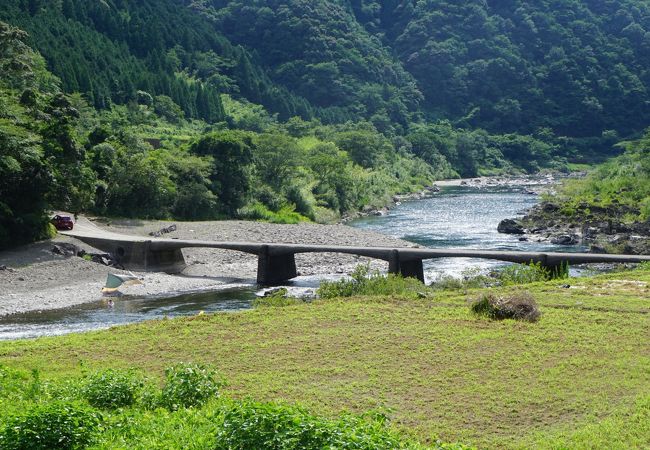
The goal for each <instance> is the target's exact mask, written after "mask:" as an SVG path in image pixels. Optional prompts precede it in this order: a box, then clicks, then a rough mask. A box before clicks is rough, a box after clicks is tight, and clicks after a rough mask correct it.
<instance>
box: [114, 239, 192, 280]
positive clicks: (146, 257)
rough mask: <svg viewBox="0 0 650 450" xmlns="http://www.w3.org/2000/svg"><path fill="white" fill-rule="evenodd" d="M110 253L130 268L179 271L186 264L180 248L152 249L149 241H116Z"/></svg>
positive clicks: (152, 270)
mask: <svg viewBox="0 0 650 450" xmlns="http://www.w3.org/2000/svg"><path fill="white" fill-rule="evenodd" d="M111 253H112V254H113V256H114V257H115V258H116V259H117V261H118V262H119V263H120V264H122V265H123V266H124V267H125V268H127V269H130V270H137V271H144V272H166V273H180V272H182V271H183V269H185V267H186V266H187V264H186V263H185V258H184V257H183V252H182V251H181V249H180V248H169V249H162V250H161V249H156V250H154V249H152V248H151V241H144V242H133V243H118V244H117V245H115V248H114V249H113V250H112V251H111Z"/></svg>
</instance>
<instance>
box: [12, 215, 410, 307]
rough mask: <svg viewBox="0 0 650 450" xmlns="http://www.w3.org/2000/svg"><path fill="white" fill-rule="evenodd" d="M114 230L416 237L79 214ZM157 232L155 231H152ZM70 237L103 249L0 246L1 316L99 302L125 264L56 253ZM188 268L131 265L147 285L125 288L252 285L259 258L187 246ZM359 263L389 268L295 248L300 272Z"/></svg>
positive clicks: (164, 291)
mask: <svg viewBox="0 0 650 450" xmlns="http://www.w3.org/2000/svg"><path fill="white" fill-rule="evenodd" d="M79 221H80V222H84V221H86V222H93V223H94V224H95V225H97V226H99V227H100V228H103V229H106V230H110V231H112V232H117V233H124V234H134V235H142V236H148V234H149V233H150V232H153V231H157V230H159V229H161V228H163V227H167V226H169V225H171V224H172V223H174V224H176V225H177V230H176V231H174V232H173V233H170V234H166V235H165V237H167V238H170V237H171V238H174V237H177V238H180V239H197V240H215V241H228V240H232V241H242V240H243V241H251V242H291V243H297V244H300V243H312V244H332V245H367V246H385V247H393V246H400V247H407V246H414V245H415V244H413V243H410V242H406V241H402V240H398V239H394V238H391V237H389V236H385V235H382V234H379V233H375V232H371V231H367V230H361V229H358V228H353V227H351V226H347V225H341V224H338V225H318V224H312V223H301V224H297V225H280V224H270V223H263V222H247V221H233V220H229V221H209V222H171V221H141V220H110V219H94V220H90V219H87V218H84V217H80V218H79ZM154 239H155V238H154ZM55 244H56V245H61V244H73V245H75V246H77V247H78V248H80V249H83V250H84V251H86V252H91V253H95V252H98V253H101V252H100V251H98V250H96V249H93V248H92V247H90V246H88V245H85V244H83V243H82V242H80V241H78V240H76V239H74V238H71V237H66V236H62V235H57V236H56V237H55V238H54V239H51V240H46V241H41V242H37V243H33V244H29V245H26V246H22V247H19V248H16V249H12V250H7V251H3V252H0V317H7V316H10V315H13V314H18V313H25V312H31V311H42V310H52V309H60V308H66V307H70V306H75V305H80V304H84V303H91V302H96V301H99V300H102V299H105V298H107V297H104V296H103V294H102V292H101V289H102V287H103V286H104V285H105V283H106V278H107V275H108V274H109V273H115V274H127V273H129V272H128V271H125V270H119V269H116V268H113V267H109V266H104V265H102V264H99V263H96V262H92V261H89V260H86V259H84V258H81V257H78V256H62V255H57V254H54V253H53V252H52V249H53V248H54V245H55ZM183 254H184V256H185V260H186V263H187V267H186V268H185V269H184V270H183V272H181V274H178V275H169V274H165V273H160V272H134V275H136V276H138V278H141V279H142V282H143V284H142V285H134V286H128V287H125V288H120V291H121V292H122V293H123V294H124V295H125V296H128V297H136V296H137V297H161V296H174V295H179V294H187V293H194V292H205V291H211V290H218V289H221V288H223V287H224V286H226V285H227V284H232V283H238V282H245V283H248V282H250V283H251V284H255V280H256V273H257V257H256V256H255V255H249V254H246V253H239V252H235V251H229V250H220V249H207V248H188V249H184V250H183ZM361 263H368V264H370V265H371V267H372V268H373V269H379V270H385V269H386V266H387V263H385V262H383V261H378V260H372V259H369V258H364V257H358V256H355V255H339V254H331V253H316V254H309V253H307V254H297V255H296V265H297V267H298V272H299V274H300V275H322V276H326V275H332V274H342V273H350V272H352V271H353V270H354V268H355V267H356V266H357V265H358V264H361Z"/></svg>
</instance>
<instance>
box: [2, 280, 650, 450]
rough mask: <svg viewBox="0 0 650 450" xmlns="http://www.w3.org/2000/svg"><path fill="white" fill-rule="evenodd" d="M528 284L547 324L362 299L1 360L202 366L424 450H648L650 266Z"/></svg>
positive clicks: (52, 366)
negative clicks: (401, 436) (374, 415)
mask: <svg viewBox="0 0 650 450" xmlns="http://www.w3.org/2000/svg"><path fill="white" fill-rule="evenodd" d="M568 285H570V287H567V286H568ZM524 289H525V290H527V291H528V292H530V293H531V294H532V295H533V297H534V298H535V299H536V300H537V303H538V304H539V306H540V309H541V311H542V317H541V319H540V320H539V322H537V323H525V322H517V321H513V320H504V321H490V320H488V319H484V318H478V317H476V316H474V315H472V313H471V312H470V309H469V307H468V300H469V299H472V298H475V297H476V296H477V295H478V291H469V292H459V291H452V292H436V293H432V294H430V295H429V297H427V298H420V299H414V298H406V297H398V298H386V297H362V298H352V299H337V300H327V301H316V302H313V303H310V304H299V305H292V306H285V307H262V308H258V309H256V310H252V311H247V312H243V313H235V314H216V315H200V316H196V317H192V318H187V319H177V320H160V321H153V322H148V323H142V324H138V325H132V326H124V327H117V328H113V329H110V330H107V331H101V332H91V333H85V334H77V335H69V336H63V337H53V338H43V339H37V340H30V341H18V342H4V343H0V365H5V366H9V367H11V368H16V369H21V370H32V369H38V370H40V372H41V377H42V378H46V379H64V378H66V377H71V376H72V377H74V376H79V375H80V374H81V373H82V371H93V370H96V369H99V368H106V367H111V368H126V367H138V368H141V369H143V370H144V371H146V372H147V373H150V374H154V375H155V376H160V377H161V376H162V371H163V369H164V368H165V367H168V366H170V365H172V364H173V363H176V362H181V361H184V362H190V361H191V362H200V363H206V364H211V365H213V366H214V367H216V368H217V369H218V370H219V371H220V373H221V374H222V375H223V376H224V377H225V379H226V380H227V382H228V386H227V387H226V388H225V391H226V392H227V393H228V395H229V396H231V397H234V398H240V397H251V398H253V399H255V400H258V401H283V402H290V403H294V402H296V403H299V404H302V405H304V406H306V407H307V408H309V409H310V410H311V411H314V412H318V413H320V414H325V415H329V416H334V415H336V414H338V413H340V412H341V411H351V412H355V413H362V412H364V411H368V410H372V409H380V410H383V411H385V412H387V414H388V416H389V417H390V418H391V419H392V424H393V425H394V426H395V427H396V428H397V429H399V430H400V431H402V432H403V433H405V434H406V435H407V436H411V437H414V438H415V439H417V440H418V441H420V442H422V443H431V442H433V441H434V440H435V439H436V438H440V439H442V440H443V441H446V442H462V443H464V444H468V445H473V446H477V447H479V448H531V447H534V448H608V449H613V448H621V449H623V448H649V447H650V270H643V271H642V270H639V271H633V272H626V273H614V274H609V275H606V276H600V277H596V278H591V279H586V278H585V279H570V280H559V281H552V282H547V283H536V284H532V285H526V286H518V287H511V288H503V289H502V291H503V292H511V291H516V290H524Z"/></svg>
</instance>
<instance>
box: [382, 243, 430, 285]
mask: <svg viewBox="0 0 650 450" xmlns="http://www.w3.org/2000/svg"><path fill="white" fill-rule="evenodd" d="M388 272H389V273H394V274H397V273H399V274H401V275H402V276H403V277H404V278H417V279H418V280H420V281H422V282H423V283H424V266H423V265H422V260H421V259H412V260H408V261H407V260H404V258H403V257H402V256H401V255H400V253H399V250H393V251H392V252H391V254H390V257H389V259H388Z"/></svg>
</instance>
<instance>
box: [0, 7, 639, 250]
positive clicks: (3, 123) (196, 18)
mask: <svg viewBox="0 0 650 450" xmlns="http://www.w3.org/2000/svg"><path fill="white" fill-rule="evenodd" d="M0 20H1V21H3V22H2V26H1V30H0V32H1V34H2V36H1V37H0V38H1V39H2V45H3V47H2V48H1V49H0V50H1V51H0V67H1V68H2V78H1V79H0V140H1V141H2V143H3V146H2V148H1V149H0V151H1V152H2V153H0V157H2V160H1V162H0V176H2V181H0V215H1V216H2V217H1V218H2V220H0V224H1V225H0V227H1V228H4V230H0V231H2V233H1V234H2V236H0V241H2V242H0V245H8V244H9V243H17V242H20V241H25V240H30V239H34V238H36V237H39V236H42V235H43V233H45V232H46V231H47V230H46V227H45V222H46V212H47V211H48V210H51V209H53V208H63V209H68V210H71V211H73V212H81V211H89V212H94V213H98V214H107V215H122V216H129V217H157V218H164V217H167V218H169V217H177V218H183V219H209V218H218V217H242V218H256V219H264V220H276V221H296V220H317V221H323V222H327V221H332V220H337V219H338V218H340V217H341V216H342V215H345V214H347V213H350V212H354V211H358V210H360V209H362V208H364V207H365V208H367V207H372V206H382V205H383V204H385V203H386V202H388V201H390V199H391V197H392V195H393V194H395V193H402V192H409V191H414V190H417V189H421V188H422V187H423V186H425V185H427V184H429V183H431V182H432V181H433V180H434V179H436V178H440V177H449V176H464V177H473V176H477V175H483V174H502V173H512V172H521V171H527V172H533V171H537V170H540V169H542V168H556V169H557V168H560V169H561V168H563V167H566V162H567V161H571V160H590V159H593V158H602V157H603V156H611V155H613V154H615V153H617V152H618V151H617V150H616V148H615V147H614V146H613V144H615V143H616V142H618V141H620V140H621V139H624V138H625V139H633V138H636V137H638V136H639V135H640V134H641V132H642V130H643V128H644V127H645V126H647V125H648V124H650V120H648V119H650V106H649V105H650V94H649V93H648V86H650V60H649V58H650V33H648V32H646V31H645V30H650V7H649V6H648V4H647V3H646V2H642V1H640V0H612V1H609V2H606V3H604V4H603V2H596V1H577V0H562V1H560V0H554V1H550V0H548V1H541V2H525V1H521V0H512V1H505V2H504V1H500V2H492V1H478V0H474V1H468V2H461V3H458V2H447V1H443V0H421V1H410V0H404V1H396V0H387V1H383V2H378V1H367V0H356V1H346V0H314V1H305V0H286V1H277V0H257V1H255V2H243V1H238V0H234V1H226V0H192V1H190V0H185V1H181V0H139V1H128V0H102V1H90V0H59V1H54V2H53V1H46V0H6V1H3V2H2V4H1V5H0ZM18 193H23V194H24V195H25V198H26V199H27V200H26V201H22V200H20V199H21V196H20V195H18Z"/></svg>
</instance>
